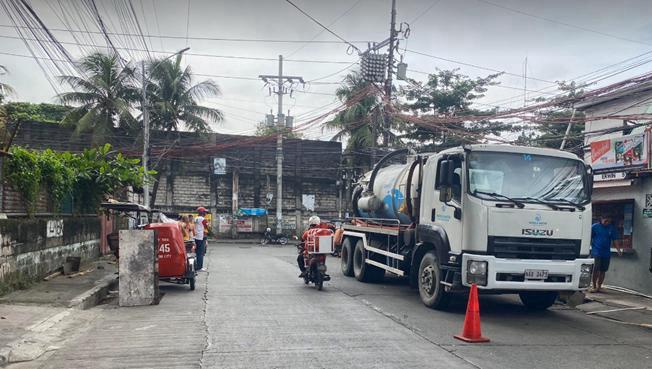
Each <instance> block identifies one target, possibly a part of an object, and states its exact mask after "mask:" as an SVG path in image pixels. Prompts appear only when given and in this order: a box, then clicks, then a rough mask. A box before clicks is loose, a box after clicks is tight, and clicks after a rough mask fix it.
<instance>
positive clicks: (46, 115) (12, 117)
mask: <svg viewBox="0 0 652 369" xmlns="http://www.w3.org/2000/svg"><path fill="white" fill-rule="evenodd" d="M4 106H5V110H6V112H7V118H8V120H9V121H12V122H18V121H21V122H28V121H30V122H43V123H60V122H61V121H62V120H63V119H64V118H65V117H66V115H67V114H68V113H70V111H71V110H72V108H71V107H69V106H65V105H57V104H45V103H41V104H32V103H29V102H10V103H7V104H5V105H4Z"/></svg>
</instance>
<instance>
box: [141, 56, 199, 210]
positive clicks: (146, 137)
mask: <svg viewBox="0 0 652 369" xmlns="http://www.w3.org/2000/svg"><path fill="white" fill-rule="evenodd" d="M188 50H190V47H186V48H185V49H181V50H179V51H177V52H176V53H174V54H171V55H168V56H167V57H166V58H164V59H161V60H159V61H158V62H157V63H156V64H154V67H153V68H152V69H151V70H150V71H149V72H150V75H151V74H152V72H154V71H155V70H156V68H158V67H159V66H160V65H161V63H162V62H164V61H166V60H168V59H170V58H171V57H173V56H175V55H179V54H183V53H184V52H186V51H188ZM141 66H142V72H143V73H142V75H143V76H142V78H143V87H142V94H143V96H142V99H143V103H142V105H143V159H142V161H143V173H144V174H145V175H146V174H147V161H148V155H147V150H148V149H149V110H147V77H146V73H145V61H144V60H143V61H142V63H141ZM143 203H144V205H145V206H147V207H149V183H148V182H147V181H143Z"/></svg>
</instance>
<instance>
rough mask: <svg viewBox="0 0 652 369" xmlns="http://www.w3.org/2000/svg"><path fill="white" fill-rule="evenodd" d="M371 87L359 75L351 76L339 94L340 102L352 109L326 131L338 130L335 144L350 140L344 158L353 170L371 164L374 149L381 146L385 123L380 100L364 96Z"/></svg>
mask: <svg viewBox="0 0 652 369" xmlns="http://www.w3.org/2000/svg"><path fill="white" fill-rule="evenodd" d="M369 85H370V83H369V82H367V81H365V80H364V79H363V77H362V75H361V74H360V73H359V72H357V71H355V72H352V73H349V74H348V75H347V76H346V77H345V78H344V82H343V85H342V86H341V87H339V88H338V89H337V90H336V91H335V94H336V95H337V97H338V98H339V99H340V101H342V102H343V103H345V104H347V106H348V107H347V109H346V110H344V111H341V112H340V113H338V114H337V115H336V116H335V118H333V119H332V120H330V121H328V122H326V123H325V125H324V126H325V128H330V129H335V130H337V133H336V134H335V136H333V138H332V139H331V140H333V141H339V140H342V139H344V138H347V139H348V141H347V144H346V149H345V152H344V155H345V157H347V158H348V159H347V161H348V164H349V165H353V166H367V165H369V164H370V162H369V160H370V158H371V155H370V153H371V148H373V147H375V146H376V145H377V144H378V136H379V131H380V127H382V123H383V116H382V106H381V100H380V98H379V97H378V96H376V95H375V94H366V96H364V97H362V96H361V95H362V94H365V93H366V91H365V90H367V88H368V86H369Z"/></svg>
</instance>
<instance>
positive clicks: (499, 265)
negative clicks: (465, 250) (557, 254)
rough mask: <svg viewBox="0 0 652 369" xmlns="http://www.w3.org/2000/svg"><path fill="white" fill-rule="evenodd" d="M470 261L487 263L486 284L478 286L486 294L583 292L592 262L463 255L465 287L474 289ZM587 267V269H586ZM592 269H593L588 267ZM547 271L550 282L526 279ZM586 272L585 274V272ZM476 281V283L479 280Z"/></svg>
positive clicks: (588, 260)
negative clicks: (533, 272)
mask: <svg viewBox="0 0 652 369" xmlns="http://www.w3.org/2000/svg"><path fill="white" fill-rule="evenodd" d="M470 261H478V262H486V284H484V285H482V283H477V282H476V284H477V286H478V288H480V289H487V290H514V291H580V290H585V289H587V288H588V287H589V286H590V281H591V273H592V271H593V259H590V258H587V259H575V260H527V259H501V258H496V257H495V256H491V255H476V254H463V255H462V285H464V286H467V287H468V286H471V283H470V281H472V280H473V277H470V276H469V270H468V269H469V266H470V263H469V262H470ZM583 265H584V267H583ZM589 265H590V267H589ZM526 269H530V270H538V271H547V274H548V278H547V279H545V280H542V279H526V277H525V270H526ZM583 271H584V272H583ZM476 281H477V279H476Z"/></svg>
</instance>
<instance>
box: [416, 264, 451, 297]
mask: <svg viewBox="0 0 652 369" xmlns="http://www.w3.org/2000/svg"><path fill="white" fill-rule="evenodd" d="M417 281H418V286H419V297H421V302H423V304H424V305H426V306H427V307H429V308H431V309H443V308H445V307H446V306H447V305H448V302H449V300H450V294H449V293H447V292H446V291H444V285H443V284H441V281H442V271H441V268H440V267H439V261H438V260H437V255H436V254H435V252H434V251H428V252H427V253H426V254H425V255H423V258H422V259H421V263H420V264H419V275H418V276H417Z"/></svg>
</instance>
